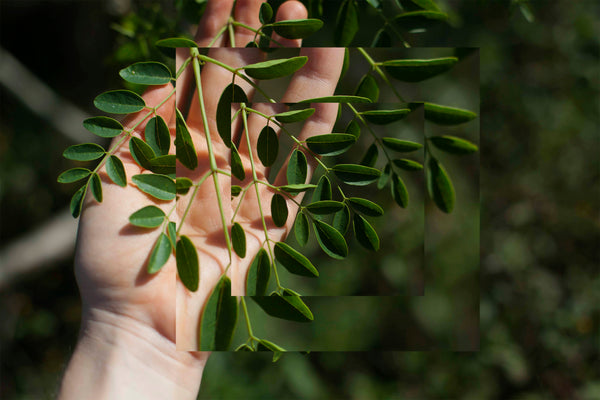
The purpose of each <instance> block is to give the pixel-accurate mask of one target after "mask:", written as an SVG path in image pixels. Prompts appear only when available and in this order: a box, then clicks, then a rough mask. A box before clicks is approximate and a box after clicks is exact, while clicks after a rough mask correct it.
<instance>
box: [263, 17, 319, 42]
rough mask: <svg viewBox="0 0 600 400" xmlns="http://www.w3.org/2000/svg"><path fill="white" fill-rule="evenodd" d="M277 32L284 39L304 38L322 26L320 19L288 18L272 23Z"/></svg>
mask: <svg viewBox="0 0 600 400" xmlns="http://www.w3.org/2000/svg"><path fill="white" fill-rule="evenodd" d="M271 26H272V27H273V29H274V30H275V32H277V34H278V35H279V36H281V37H284V38H286V39H304V38H306V37H308V36H310V35H312V34H313V33H315V32H317V31H318V30H319V29H321V27H322V26H323V21H321V20H320V19H314V18H309V19H288V20H285V21H278V22H275V23H272V24H271Z"/></svg>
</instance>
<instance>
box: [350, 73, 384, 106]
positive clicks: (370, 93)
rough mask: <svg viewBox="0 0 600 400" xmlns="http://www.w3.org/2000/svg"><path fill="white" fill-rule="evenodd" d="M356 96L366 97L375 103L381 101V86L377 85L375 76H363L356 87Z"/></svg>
mask: <svg viewBox="0 0 600 400" xmlns="http://www.w3.org/2000/svg"><path fill="white" fill-rule="evenodd" d="M354 94H355V95H356V96H362V97H366V98H368V99H369V100H371V101H372V102H373V103H375V102H377V100H378V99H379V86H378V85H377V81H376V80H375V78H373V75H371V74H366V75H365V76H363V77H362V79H361V80H360V83H359V84H358V86H357V87H356V90H355V91H354Z"/></svg>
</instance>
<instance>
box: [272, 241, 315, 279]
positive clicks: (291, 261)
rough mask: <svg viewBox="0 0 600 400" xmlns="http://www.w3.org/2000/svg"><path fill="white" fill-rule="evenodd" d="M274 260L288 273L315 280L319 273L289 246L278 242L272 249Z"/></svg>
mask: <svg viewBox="0 0 600 400" xmlns="http://www.w3.org/2000/svg"><path fill="white" fill-rule="evenodd" d="M273 252H274V253H275V259H277V261H279V263H280V264H281V265H283V266H284V267H285V269H287V270H288V271H289V272H290V273H292V274H296V275H300V276H308V277H311V278H316V277H318V276H319V271H317V269H316V268H315V266H314V265H312V263H311V262H310V261H309V260H308V258H306V257H305V256H304V255H302V254H301V253H299V252H298V251H296V250H294V249H293V248H292V247H291V246H290V245H288V244H286V243H283V242H278V243H275V246H274V248H273Z"/></svg>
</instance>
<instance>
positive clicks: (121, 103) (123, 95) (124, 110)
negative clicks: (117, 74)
mask: <svg viewBox="0 0 600 400" xmlns="http://www.w3.org/2000/svg"><path fill="white" fill-rule="evenodd" d="M94 105H95V106H96V108H97V109H99V110H102V111H105V112H107V113H111V114H130V113H134V112H138V111H141V110H143V109H144V107H146V103H145V102H144V99H142V98H141V97H140V96H139V95H138V94H137V93H134V92H132V91H129V90H111V91H108V92H104V93H102V94H99V95H98V96H97V97H96V98H95V99H94Z"/></svg>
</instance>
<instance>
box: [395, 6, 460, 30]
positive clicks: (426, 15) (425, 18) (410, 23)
mask: <svg viewBox="0 0 600 400" xmlns="http://www.w3.org/2000/svg"><path fill="white" fill-rule="evenodd" d="M447 19H448V14H446V13H443V12H437V11H411V12H407V13H403V14H400V15H398V16H397V17H396V18H394V20H393V22H395V23H396V24H398V25H399V26H400V27H401V28H402V29H404V30H407V31H410V30H413V29H418V28H424V27H428V26H430V25H432V24H435V23H438V22H443V21H446V20H447Z"/></svg>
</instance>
